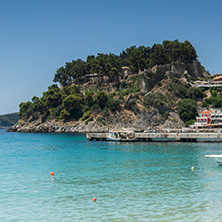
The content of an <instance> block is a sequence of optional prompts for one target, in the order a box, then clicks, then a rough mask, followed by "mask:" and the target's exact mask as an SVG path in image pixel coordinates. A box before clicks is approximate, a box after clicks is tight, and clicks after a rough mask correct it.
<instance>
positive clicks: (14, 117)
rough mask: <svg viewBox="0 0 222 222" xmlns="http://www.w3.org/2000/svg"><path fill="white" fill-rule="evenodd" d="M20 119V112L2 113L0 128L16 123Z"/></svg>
mask: <svg viewBox="0 0 222 222" xmlns="http://www.w3.org/2000/svg"><path fill="white" fill-rule="evenodd" d="M18 119H19V115H18V113H10V114H5V115H0V128H1V127H9V126H12V125H14V124H15V123H16V122H17V121H18Z"/></svg>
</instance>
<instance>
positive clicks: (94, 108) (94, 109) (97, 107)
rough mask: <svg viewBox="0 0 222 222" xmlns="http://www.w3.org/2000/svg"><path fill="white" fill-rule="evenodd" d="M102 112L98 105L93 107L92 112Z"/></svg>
mask: <svg viewBox="0 0 222 222" xmlns="http://www.w3.org/2000/svg"><path fill="white" fill-rule="evenodd" d="M99 110H100V106H99V105H98V104H94V105H93V106H91V111H92V112H98V111H99Z"/></svg>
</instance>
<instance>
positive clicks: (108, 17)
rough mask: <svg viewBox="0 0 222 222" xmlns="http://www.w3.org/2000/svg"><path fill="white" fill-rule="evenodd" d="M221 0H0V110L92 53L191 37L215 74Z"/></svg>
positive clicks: (221, 57) (13, 107)
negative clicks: (69, 64)
mask: <svg viewBox="0 0 222 222" xmlns="http://www.w3.org/2000/svg"><path fill="white" fill-rule="evenodd" d="M221 8H222V2H221V1H217V0H216V1H214V0H212V1H209V0H208V1H205V0H192V1H191V0H186V1H182V0H168V1H166V0H136V1H135V0H128V1H126V0H112V1H108V0H81V1H80V0H78V1H77V0H53V1H52V0H19V1H18V0H7V1H6V0H0V84H1V85H0V115H2V114H7V113H13V112H18V111H19V104H20V103H21V102H26V101H28V100H31V99H32V97H33V96H38V97H40V96H42V93H43V92H44V91H47V89H48V86H50V85H52V84H53V78H54V75H55V73H56V70H57V69H58V68H60V67H61V66H64V65H65V63H66V62H71V61H72V60H76V59H78V58H80V59H83V60H86V58H87V56H88V55H97V53H114V54H117V55H118V54H119V53H120V52H121V51H122V50H125V49H126V48H128V47H131V46H134V45H135V46H141V45H144V46H150V47H151V46H152V45H153V44H154V43H162V42H163V41H164V40H175V39H178V40H179V41H180V42H183V41H185V40H188V41H190V42H191V43H192V44H193V46H194V47H195V49H196V51H197V55H198V60H199V61H200V62H201V64H202V65H203V66H204V67H205V68H206V70H208V71H209V72H210V73H211V74H215V73H222V63H221V61H222V25H221V21H222V17H221Z"/></svg>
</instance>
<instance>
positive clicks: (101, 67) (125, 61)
mask: <svg viewBox="0 0 222 222" xmlns="http://www.w3.org/2000/svg"><path fill="white" fill-rule="evenodd" d="M196 59H197V53H196V50H195V48H194V47H193V46H192V44H191V43H190V42H189V41H185V42H179V41H178V40H175V41H163V43H162V44H154V45H153V46H152V47H145V46H139V47H136V46H132V47H130V48H127V49H126V50H123V51H122V52H121V53H120V55H114V54H112V53H110V54H103V53H98V54H97V56H94V55H89V56H88V57H87V59H86V61H83V60H81V59H77V60H73V61H72V62H67V63H66V64H65V66H63V67H60V68H59V69H58V70H57V72H56V74H55V78H54V82H59V83H62V84H63V85H68V84H69V83H70V82H72V81H73V80H76V79H78V78H80V77H81V76H84V75H86V74H89V73H99V74H102V75H105V76H108V77H110V78H114V77H115V76H119V75H120V74H121V67H123V66H128V67H129V68H130V69H131V70H132V72H133V73H138V72H139V70H141V71H143V70H144V69H149V68H152V67H153V66H154V65H163V64H169V63H171V62H176V61H180V62H185V63H189V62H192V61H193V60H196Z"/></svg>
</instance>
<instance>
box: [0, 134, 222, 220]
mask: <svg viewBox="0 0 222 222" xmlns="http://www.w3.org/2000/svg"><path fill="white" fill-rule="evenodd" d="M221 148H222V144H218V143H148V142H144V143H142V142H141V143H140V142H138V143H115V142H96V141H93V142H90V141H87V140H86V139H85V135H83V134H29V133H27V134H23V133H6V132H5V131H4V130H0V221H87V222H88V221H207V222H208V221H222V219H221V218H222V210H221V209H222V167H218V166H217V165H216V163H215V162H214V161H213V159H211V158H209V159H208V158H205V157H204V155H206V154H219V153H222V152H221ZM192 166H193V167H194V171H192V170H191V167H192ZM51 171H53V172H54V173H55V176H54V177H51V175H50V172H51ZM94 197H96V198H97V201H96V202H93V198H94Z"/></svg>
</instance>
